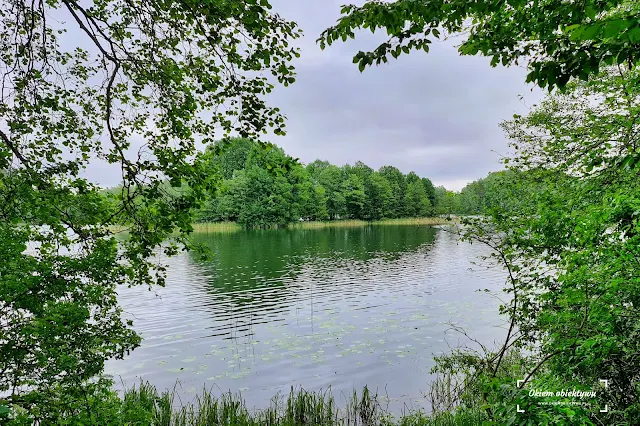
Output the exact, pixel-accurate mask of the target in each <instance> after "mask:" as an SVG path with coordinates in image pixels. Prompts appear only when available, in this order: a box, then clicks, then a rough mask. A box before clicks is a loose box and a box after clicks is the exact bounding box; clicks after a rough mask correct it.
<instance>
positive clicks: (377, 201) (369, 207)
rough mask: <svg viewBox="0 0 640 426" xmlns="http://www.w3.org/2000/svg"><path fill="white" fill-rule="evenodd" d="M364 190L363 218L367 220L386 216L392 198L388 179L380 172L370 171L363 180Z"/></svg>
mask: <svg viewBox="0 0 640 426" xmlns="http://www.w3.org/2000/svg"><path fill="white" fill-rule="evenodd" d="M364 192H365V196H366V199H365V205H364V214H363V218H365V219H367V220H378V219H382V218H383V217H387V216H388V215H389V211H390V210H389V207H390V203H391V200H392V198H393V194H392V192H391V185H390V184H389V181H387V180H386V179H385V178H384V176H382V175H381V174H380V173H378V172H372V173H371V174H369V177H368V179H367V180H366V181H365V184H364Z"/></svg>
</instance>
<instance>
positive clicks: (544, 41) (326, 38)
mask: <svg viewBox="0 0 640 426" xmlns="http://www.w3.org/2000/svg"><path fill="white" fill-rule="evenodd" d="M638 12H639V6H638V4H637V2H635V1H633V0H606V1H604V0H586V1H579V2H567V1H563V0H539V1H534V2H528V1H526V0H497V1H489V0H480V1H467V0H451V1H415V0H398V1H394V2H386V1H379V0H368V1H366V2H365V3H364V4H363V5H362V6H355V5H346V6H343V7H342V9H341V13H342V17H341V18H340V19H339V20H338V23H337V24H336V25H335V26H333V27H331V28H329V29H327V30H325V31H324V32H323V33H322V35H321V36H320V38H319V39H318V41H319V43H320V47H321V48H323V49H324V48H325V46H326V45H330V44H332V43H333V42H335V41H338V40H342V41H346V40H347V38H354V37H355V35H356V33H355V31H357V30H359V29H369V30H371V31H372V32H375V31H376V29H385V30H386V32H387V34H388V35H389V39H388V40H387V41H385V42H383V43H381V44H380V45H379V46H378V47H377V48H375V49H373V50H371V51H369V52H362V51H361V52H358V53H357V54H356V55H355V56H354V58H353V62H354V63H356V64H358V67H359V69H360V71H363V70H364V69H365V67H367V66H370V65H372V64H374V63H375V64H376V65H378V64H380V63H381V62H384V63H386V62H387V61H388V59H389V57H393V58H397V57H398V56H400V55H402V54H408V53H410V52H411V51H413V50H423V51H425V52H427V53H428V52H429V46H430V44H431V43H432V41H433V40H434V39H441V38H445V37H448V36H453V35H462V36H464V37H465V39H464V41H463V42H462V43H461V44H460V46H459V47H458V51H459V52H460V53H461V54H463V55H477V54H481V55H484V56H489V57H491V65H492V66H496V65H498V64H502V65H512V64H516V65H517V64H518V61H520V60H524V61H527V62H528V68H529V74H528V76H527V81H530V82H534V83H536V84H537V85H538V86H540V87H546V86H548V87H549V89H552V88H553V87H564V86H565V85H566V84H567V83H568V82H569V80H570V79H571V78H572V77H579V78H581V79H585V80H586V79H587V77H588V76H590V75H593V74H598V72H599V70H600V67H601V66H602V65H612V64H628V65H630V66H631V65H634V64H637V63H638V61H639V60H640V57H639V56H638V54H637V52H638V49H639V48H640V23H639V22H638V20H637V14H638Z"/></svg>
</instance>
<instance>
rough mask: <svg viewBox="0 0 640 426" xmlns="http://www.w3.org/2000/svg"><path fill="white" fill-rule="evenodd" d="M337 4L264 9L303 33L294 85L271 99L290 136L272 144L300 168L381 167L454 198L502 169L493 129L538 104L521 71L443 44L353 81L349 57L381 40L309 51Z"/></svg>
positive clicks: (319, 1) (288, 1)
mask: <svg viewBox="0 0 640 426" xmlns="http://www.w3.org/2000/svg"><path fill="white" fill-rule="evenodd" d="M344 3H348V0H305V1H304V2H302V1H294V0H273V1H272V4H273V6H274V9H273V10H274V11H275V12H278V13H280V14H281V15H282V16H283V17H285V18H287V19H291V20H293V21H296V22H297V23H298V24H299V25H300V27H301V28H302V29H303V31H304V33H305V35H304V37H303V39H301V40H300V41H299V45H300V47H301V55H302V56H301V58H300V59H298V60H296V62H295V66H296V69H297V72H298V77H297V81H296V83H295V84H293V85H292V86H289V87H287V88H282V89H279V90H278V91H277V92H274V95H273V96H272V102H274V103H275V104H276V105H277V106H279V107H280V108H281V109H282V111H283V112H284V113H285V114H286V115H287V118H288V120H287V128H288V134H287V135H286V136H284V137H274V138H272V142H275V143H276V144H278V145H280V146H282V147H283V148H284V149H285V151H286V152H287V153H288V154H290V155H292V156H294V157H298V158H300V160H301V161H302V162H304V163H309V162H311V161H313V160H315V159H316V158H320V159H323V160H328V161H330V162H331V163H335V164H338V165H342V164H344V163H353V162H355V161H357V160H360V161H363V162H364V163H366V164H368V165H370V166H371V167H373V168H375V169H377V168H379V167H380V166H383V165H386V164H389V165H393V166H396V167H398V168H399V169H400V170H402V171H403V172H405V173H408V172H409V171H411V170H413V171H415V172H416V173H418V174H419V175H421V176H426V177H429V178H430V179H431V180H433V182H434V183H435V184H436V185H444V186H445V187H447V188H449V189H454V190H459V189H461V188H462V187H463V186H464V185H465V184H466V183H468V182H470V181H473V180H475V179H478V178H481V177H484V176H486V174H487V173H488V172H490V171H494V170H498V169H500V164H499V161H498V160H499V156H500V154H505V153H506V152H507V142H506V139H505V137H504V135H503V133H502V131H501V129H500V128H499V127H498V124H499V123H500V122H501V121H503V120H505V119H509V118H511V117H512V116H513V114H514V113H516V112H519V113H524V112H526V111H527V107H530V106H531V104H533V103H535V102H536V101H538V99H539V98H540V91H539V90H535V91H534V92H531V88H532V86H531V85H527V84H525V76H526V70H525V69H524V68H519V67H512V68H491V67H490V66H489V59H488V58H482V57H468V56H466V57H461V56H459V54H458V52H457V50H456V48H455V45H456V42H455V41H446V42H435V43H434V44H433V45H432V48H431V50H430V52H429V53H428V54H426V53H424V52H418V51H416V52H412V53H411V54H410V55H406V56H401V57H400V58H398V59H397V60H391V61H390V62H389V63H388V64H382V65H380V66H378V67H375V66H374V67H372V68H369V69H367V70H365V72H364V73H362V74H361V73H360V72H359V71H358V68H357V65H355V64H353V63H352V58H353V55H354V54H355V53H357V52H358V50H371V48H374V47H377V45H378V43H379V42H380V41H384V40H385V38H386V37H385V36H386V34H385V33H384V32H380V33H379V34H378V33H376V34H375V35H374V34H371V32H370V31H367V32H362V33H360V34H358V37H357V38H356V40H351V41H348V42H347V43H342V42H339V43H337V44H334V45H332V46H330V47H328V48H327V49H326V50H324V51H321V50H320V48H319V47H318V46H317V45H316V43H315V40H316V39H317V38H318V36H319V35H320V33H321V32H322V30H324V29H325V28H327V27H328V26H331V25H332V24H333V23H334V22H335V21H336V19H337V18H338V17H339V16H340V6H341V5H342V4H344ZM518 95H522V96H523V97H524V104H523V102H522V101H521V100H520V99H519V97H518Z"/></svg>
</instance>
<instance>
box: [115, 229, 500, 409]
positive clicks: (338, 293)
mask: <svg viewBox="0 0 640 426" xmlns="http://www.w3.org/2000/svg"><path fill="white" fill-rule="evenodd" d="M196 238H197V239H199V240H200V242H204V243H206V244H208V245H209V246H210V247H211V248H212V249H213V250H214V252H215V254H216V256H215V257H214V259H213V261H212V262H209V263H202V262H199V261H197V260H196V259H195V258H191V257H190V256H189V254H183V255H180V256H178V257H175V258H171V259H169V260H168V262H169V264H170V268H169V275H168V279H167V285H166V287H165V288H159V289H156V290H155V293H154V292H148V291H146V290H145V289H141V288H137V289H126V290H123V291H122V292H121V294H120V300H121V303H122V305H123V307H124V309H125V312H127V314H128V315H130V316H131V318H132V319H133V320H134V327H135V329H136V330H137V331H138V332H139V333H140V334H141V335H142V336H143V338H144V343H143V345H142V346H141V347H140V348H138V349H137V350H136V351H134V352H133V353H132V354H131V355H130V356H129V357H128V358H127V359H125V360H123V361H114V362H110V363H109V364H108V366H107V372H108V373H110V374H113V375H115V376H120V377H121V378H122V380H123V381H124V382H125V384H127V385H132V384H135V383H136V381H137V380H138V379H139V378H144V379H145V380H150V381H151V382H153V383H154V384H156V386H158V387H159V388H169V387H171V388H173V386H174V385H175V381H176V379H177V378H179V379H180V381H181V383H183V384H187V385H188V386H187V385H185V386H183V388H184V389H188V388H189V387H190V386H191V387H193V386H195V387H196V388H198V389H201V388H202V386H207V387H211V386H212V385H214V386H215V387H216V389H218V388H219V389H220V390H223V391H224V390H232V391H234V392H237V391H239V390H242V392H243V396H244V397H245V398H246V399H247V402H248V403H249V404H250V405H252V406H264V405H267V404H268V402H269V400H270V398H271V397H272V396H273V395H274V394H275V393H277V392H278V391H284V392H288V390H289V387H290V386H291V385H301V386H304V387H305V389H326V388H327V387H329V386H331V388H332V390H333V391H334V393H335V394H336V396H339V395H340V394H345V395H347V394H349V393H350V392H351V391H352V390H353V389H354V388H356V389H357V388H361V387H362V386H363V385H365V384H367V385H368V386H369V387H370V388H372V389H376V388H377V389H379V390H384V392H383V393H385V392H386V394H387V395H388V396H389V397H390V401H391V405H390V407H391V408H392V409H393V408H394V407H395V408H398V409H399V408H402V406H403V404H406V403H409V404H414V403H415V404H418V405H420V404H423V403H424V401H423V398H421V397H420V395H421V392H422V391H425V390H427V389H428V380H429V379H430V375H429V373H428V370H429V368H430V367H431V366H432V365H433V360H432V358H433V354H437V353H444V352H445V351H448V350H449V349H448V348H449V346H448V345H449V344H451V342H452V341H453V343H455V339H457V338H458V337H457V336H455V337H452V336H450V335H449V334H446V333H447V329H448V328H450V327H449V326H448V325H446V324H444V323H445V322H449V321H454V322H455V321H458V322H460V323H462V324H464V325H465V326H466V327H467V329H468V330H469V332H470V333H472V334H473V333H476V335H478V336H481V337H482V338H483V339H484V340H486V341H490V340H491V339H494V338H497V337H499V336H500V335H501V334H500V332H499V330H498V329H496V328H495V327H494V325H497V324H500V319H499V317H498V316H497V310H496V303H497V302H496V301H495V299H494V298H492V297H490V296H489V295H487V294H485V293H479V292H477V291H476V290H478V289H484V288H488V289H490V290H493V291H497V290H499V289H500V287H501V285H502V284H503V281H504V274H503V273H502V271H500V270H491V269H486V268H481V267H473V265H471V263H470V262H471V261H472V260H475V258H476V257H477V256H478V255H481V254H487V251H486V250H484V248H483V247H481V246H477V245H474V246H471V245H468V244H464V243H460V244H458V243H457V241H456V240H455V238H454V236H453V235H452V234H451V233H448V232H438V231H436V230H435V229H433V228H427V227H420V228H416V227H415V226H413V227H402V226H397V227H396V226H383V227H370V228H362V229H345V230H340V229H331V230H317V231H313V232H309V231H307V232H301V231H298V232H297V231H280V232H254V233H250V232H247V233H242V232H241V233H237V234H230V235H214V236H207V235H197V236H196ZM154 294H157V297H156V296H155V295H154ZM445 336H448V337H446V338H445ZM187 393H189V392H186V391H185V395H186V394H187Z"/></svg>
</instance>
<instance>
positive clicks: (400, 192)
mask: <svg viewBox="0 0 640 426" xmlns="http://www.w3.org/2000/svg"><path fill="white" fill-rule="evenodd" d="M378 172H379V173H380V174H381V175H382V176H384V178H385V179H387V181H388V182H389V185H391V193H392V198H391V201H390V205H389V217H402V216H404V214H405V211H406V207H405V204H404V202H405V192H406V191H407V182H406V180H405V176H404V175H403V174H402V172H401V171H400V170H398V169H397V168H396V167H393V166H382V167H380V169H379V170H378Z"/></svg>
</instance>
